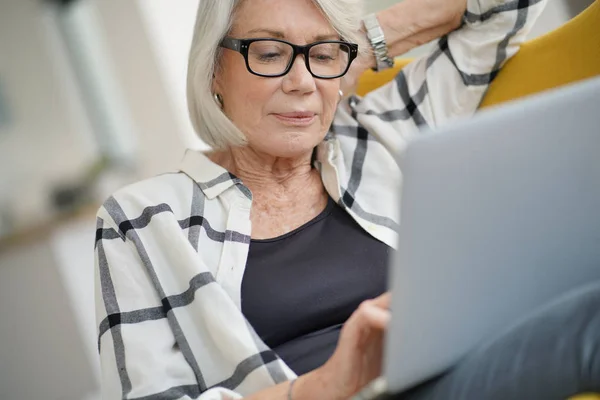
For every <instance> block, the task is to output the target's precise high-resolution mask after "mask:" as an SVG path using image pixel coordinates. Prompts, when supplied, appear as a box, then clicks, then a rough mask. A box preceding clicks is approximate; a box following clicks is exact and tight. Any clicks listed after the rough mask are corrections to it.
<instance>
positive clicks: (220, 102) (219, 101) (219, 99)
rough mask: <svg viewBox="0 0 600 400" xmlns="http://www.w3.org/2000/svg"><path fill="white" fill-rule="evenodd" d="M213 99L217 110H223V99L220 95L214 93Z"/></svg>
mask: <svg viewBox="0 0 600 400" xmlns="http://www.w3.org/2000/svg"><path fill="white" fill-rule="evenodd" d="M213 97H214V99H215V102H216V103H217V105H218V106H219V108H221V109H222V108H223V97H222V96H221V95H220V94H218V93H215V94H214V95H213Z"/></svg>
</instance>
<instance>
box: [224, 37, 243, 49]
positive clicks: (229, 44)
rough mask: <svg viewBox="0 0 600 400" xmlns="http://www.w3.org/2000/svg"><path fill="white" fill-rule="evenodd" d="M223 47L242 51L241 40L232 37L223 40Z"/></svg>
mask: <svg viewBox="0 0 600 400" xmlns="http://www.w3.org/2000/svg"><path fill="white" fill-rule="evenodd" d="M221 47H224V48H226V49H230V50H235V51H240V47H241V41H240V40H238V39H232V38H230V37H225V38H223V40H221Z"/></svg>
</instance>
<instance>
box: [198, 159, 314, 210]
mask: <svg viewBox="0 0 600 400" xmlns="http://www.w3.org/2000/svg"><path fill="white" fill-rule="evenodd" d="M209 158H210V159H211V160H212V161H213V162H215V163H216V164H218V165H220V166H222V167H223V168H225V169H227V170H228V171H229V172H231V173H232V174H234V175H235V176H237V177H238V178H240V179H241V180H242V182H243V183H244V185H246V186H247V187H248V188H249V189H250V191H251V192H252V194H253V197H254V200H255V202H259V203H263V202H268V203H269V204H271V205H273V206H285V207H286V208H287V207H289V206H290V203H296V202H301V201H307V200H308V203H309V204H310V198H313V199H319V198H321V197H322V196H323V195H324V188H323V184H322V182H321V178H320V174H319V172H318V171H317V170H316V169H314V168H313V167H312V165H311V159H312V152H308V153H306V154H302V155H299V156H297V157H294V158H282V157H274V156H271V155H267V154H261V153H259V152H257V151H255V150H253V149H251V148H249V147H244V148H231V149H227V150H223V151H218V152H214V153H212V154H210V155H209ZM307 197H308V198H307ZM317 202H318V204H321V203H322V201H319V200H317ZM305 204H306V203H305Z"/></svg>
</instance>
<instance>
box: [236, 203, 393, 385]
mask: <svg viewBox="0 0 600 400" xmlns="http://www.w3.org/2000/svg"><path fill="white" fill-rule="evenodd" d="M390 250H391V249H390V248H389V247H388V246H387V245H385V244H384V243H382V242H380V241H378V240H377V239H374V238H373V237H372V236H370V235H369V234H368V233H367V232H365V231H364V230H363V229H362V228H361V227H360V226H359V225H358V224H357V223H356V222H355V221H354V220H353V219H352V217H350V215H349V214H348V213H347V212H346V211H344V210H343V209H342V208H341V207H340V206H338V205H337V204H336V203H335V202H334V201H333V200H332V199H331V198H330V199H329V202H328V204H327V207H326V208H325V210H324V211H323V212H322V213H321V214H319V215H318V216H317V217H316V218H314V219H313V220H312V221H310V222H308V223H306V224H305V225H303V226H301V227H299V228H298V229H296V230H294V231H292V232H290V233H287V234H285V235H283V236H280V237H277V238H274V239H267V240H252V242H251V243H250V251H249V254H248V262H247V264H246V270H245V273H244V277H243V280H242V289H241V296H242V312H243V313H244V315H245V316H246V318H247V319H248V321H249V322H250V324H251V325H252V326H253V327H254V329H255V330H256V332H257V334H258V335H259V336H260V338H261V339H262V340H263V341H264V342H265V343H266V344H267V345H268V346H269V347H270V348H272V349H273V350H274V351H275V352H276V353H277V354H278V355H279V356H280V357H281V358H282V359H283V361H285V362H286V364H287V365H288V366H289V367H290V368H291V369H292V370H293V371H294V372H296V373H297V374H298V375H302V374H304V373H306V372H309V371H312V370H313V369H315V368H318V367H320V366H321V365H323V364H324V363H325V361H327V359H329V357H330V356H331V355H332V354H333V351H334V350H335V346H336V344H337V341H338V337H339V334H340V330H341V327H342V325H343V324H344V322H346V320H347V319H348V317H350V315H351V314H352V312H354V310H356V308H357V307H358V305H359V304H360V303H361V302H362V301H363V300H366V299H369V298H374V297H376V296H379V295H380V294H382V293H383V292H384V291H385V290H386V285H387V283H386V282H387V265H388V257H389V253H390Z"/></svg>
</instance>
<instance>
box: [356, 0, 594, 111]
mask: <svg viewBox="0 0 600 400" xmlns="http://www.w3.org/2000/svg"><path fill="white" fill-rule="evenodd" d="M599 26H600V0H596V1H595V2H594V3H593V4H592V5H591V6H590V7H588V8H587V9H586V10H585V11H583V12H582V13H581V14H580V15H578V16H577V17H575V18H573V19H572V20H571V21H569V22H567V23H566V24H564V25H563V26H562V27H560V28H558V29H556V30H554V31H552V32H550V33H548V34H546V35H544V36H541V37H539V38H537V39H534V40H531V41H529V42H527V43H524V44H523V46H522V48H521V50H520V51H519V52H518V53H517V55H515V56H514V57H513V58H511V59H510V60H509V61H508V62H507V63H506V64H505V66H504V67H503V68H502V70H501V71H500V73H499V74H498V76H497V77H496V79H495V80H494V82H492V84H491V85H490V88H489V90H488V92H487V94H486V96H485V98H484V100H483V102H482V104H481V106H482V107H488V106H491V105H494V104H498V103H502V102H505V101H508V100H513V99H516V98H519V97H523V96H526V95H529V94H532V93H537V92H540V91H542V90H545V89H550V88H553V87H557V86H561V85H565V84H568V83H571V82H576V81H579V80H582V79H586V78H590V77H592V76H595V75H600V29H599V28H598V27H599ZM410 61H411V60H409V59H398V60H396V65H395V67H394V68H393V69H390V70H387V71H383V72H381V73H375V72H372V71H367V72H365V73H364V74H363V76H361V78H360V80H359V84H358V88H357V93H358V94H359V95H361V96H364V95H365V94H367V93H368V92H370V91H372V90H374V89H376V88H378V87H380V86H382V85H384V84H385V83H387V82H389V81H391V80H392V79H393V78H394V76H395V75H396V74H397V73H398V71H400V70H401V69H402V68H403V67H404V66H406V65H407V64H408V63H409V62H410Z"/></svg>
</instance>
